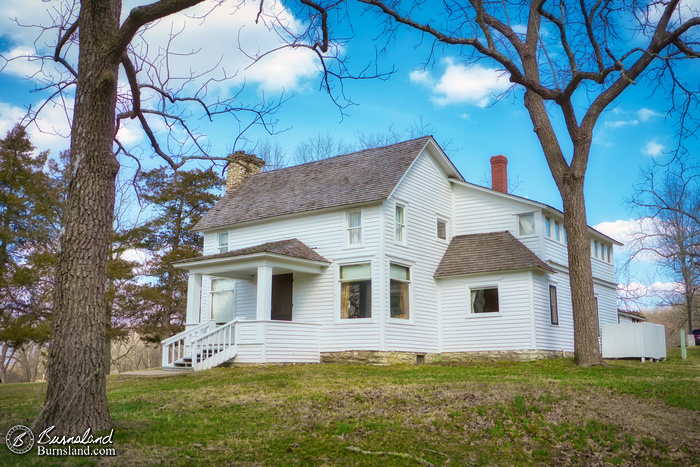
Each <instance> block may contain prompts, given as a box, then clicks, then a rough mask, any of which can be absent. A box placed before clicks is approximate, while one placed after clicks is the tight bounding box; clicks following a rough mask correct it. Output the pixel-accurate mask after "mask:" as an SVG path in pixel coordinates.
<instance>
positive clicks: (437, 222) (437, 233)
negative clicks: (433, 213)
mask: <svg viewBox="0 0 700 467" xmlns="http://www.w3.org/2000/svg"><path fill="white" fill-rule="evenodd" d="M440 222H442V223H443V224H445V238H441V237H440V228H439V226H440ZM449 228H450V223H449V222H448V221H447V219H445V218H444V217H440V216H438V217H437V218H436V219H435V238H437V239H438V240H440V241H442V242H449V241H450V232H449Z"/></svg>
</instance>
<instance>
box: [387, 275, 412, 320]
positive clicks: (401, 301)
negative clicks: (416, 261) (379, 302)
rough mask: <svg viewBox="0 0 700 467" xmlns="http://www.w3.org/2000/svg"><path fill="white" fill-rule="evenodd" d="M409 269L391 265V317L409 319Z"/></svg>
mask: <svg viewBox="0 0 700 467" xmlns="http://www.w3.org/2000/svg"><path fill="white" fill-rule="evenodd" d="M410 274H411V271H410V269H409V268H407V267H404V266H399V265H397V264H392V265H390V275H391V281H390V291H389V302H390V306H391V312H390V316H391V317H392V318H397V319H408V318H409V314H408V313H409V287H410V285H411V275H410Z"/></svg>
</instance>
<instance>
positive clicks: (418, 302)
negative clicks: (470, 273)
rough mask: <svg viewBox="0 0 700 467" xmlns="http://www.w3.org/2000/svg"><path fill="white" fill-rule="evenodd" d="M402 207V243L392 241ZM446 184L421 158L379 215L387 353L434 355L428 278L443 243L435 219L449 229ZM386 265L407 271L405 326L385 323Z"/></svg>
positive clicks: (433, 293) (434, 318) (434, 315)
mask: <svg viewBox="0 0 700 467" xmlns="http://www.w3.org/2000/svg"><path fill="white" fill-rule="evenodd" d="M397 203H398V204H400V205H402V206H405V222H406V232H405V234H406V243H405V244H400V243H398V242H397V241H396V227H395V226H396V224H395V212H396V204H397ZM451 214H452V196H451V190H450V183H449V181H448V179H447V176H446V175H445V174H444V172H443V171H442V170H441V169H440V168H438V166H437V165H436V164H435V163H434V162H433V159H432V157H431V156H429V155H428V154H427V153H424V154H422V155H421V156H420V157H419V158H418V159H417V160H416V162H415V163H414V164H413V166H412V167H411V169H410V170H409V171H408V172H407V174H406V176H405V177H404V179H403V180H402V182H401V183H400V184H399V186H398V187H397V189H396V190H395V192H394V194H393V196H392V199H391V200H389V202H387V203H386V209H385V229H384V231H385V252H386V255H387V259H386V260H385V261H384V269H383V273H384V278H383V283H384V286H383V294H382V299H383V304H384V309H385V310H386V312H385V317H386V319H387V324H386V331H385V336H386V338H385V349H386V350H388V351H414V352H437V351H438V342H437V341H438V339H437V333H438V331H437V326H438V306H437V303H438V300H437V298H438V297H437V286H436V283H435V279H434V278H433V275H434V274H435V269H436V268H437V266H438V264H440V260H441V259H442V256H443V254H444V253H445V250H446V249H447V246H448V242H447V241H445V240H441V239H439V238H437V219H438V218H440V219H443V220H446V221H448V229H449V228H450V225H451V224H452V219H451ZM391 262H396V263H397V264H403V265H408V266H411V275H412V277H411V294H410V298H411V299H410V304H409V314H412V317H411V319H409V320H408V322H406V321H403V320H395V319H390V318H388V317H389V315H390V305H389V290H390V274H389V266H390V264H391Z"/></svg>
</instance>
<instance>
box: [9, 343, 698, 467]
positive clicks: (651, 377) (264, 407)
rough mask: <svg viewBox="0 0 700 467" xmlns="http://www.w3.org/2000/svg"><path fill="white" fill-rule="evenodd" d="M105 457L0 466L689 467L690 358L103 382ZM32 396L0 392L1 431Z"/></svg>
mask: <svg viewBox="0 0 700 467" xmlns="http://www.w3.org/2000/svg"><path fill="white" fill-rule="evenodd" d="M108 384H109V386H108V396H109V400H110V410H111V413H112V417H113V419H114V421H115V432H114V433H115V434H114V441H115V442H114V446H113V447H114V448H115V449H116V452H117V455H116V456H115V457H108V458H107V457H104V458H61V457H38V456H36V448H35V449H34V450H33V452H32V453H30V454H27V455H25V456H17V455H15V454H12V453H10V452H9V451H8V450H7V448H5V447H4V446H3V447H2V448H0V464H5V465H17V464H20V465H32V464H34V465H51V464H52V463H53V464H55V465H60V464H63V463H65V462H68V463H69V464H81V465H83V464H87V465H90V464H94V463H97V464H100V465H101V464H108V465H152V464H157V463H164V464H170V465H187V464H192V465H200V464H209V465H263V464H265V465H407V466H410V465H436V466H443V465H453V466H454V465H530V464H535V465H553V464H555V465H561V464H575V465H580V464H601V463H609V464H621V465H698V463H700V348H697V349H689V359H688V360H685V361H682V360H681V359H680V358H679V352H678V351H675V352H671V353H670V354H669V358H668V359H667V360H666V361H664V362H661V363H641V362H639V361H613V362H611V363H610V366H609V367H606V368H589V369H581V368H578V367H576V366H575V365H574V364H573V362H572V361H570V360H563V359H562V360H555V361H540V362H533V363H489V364H479V365H462V366H442V365H420V366H391V367H378V366H344V365H299V366H267V367H265V366H256V367H236V368H227V369H223V368H222V369H215V370H211V371H206V372H200V373H189V374H185V375H173V376H166V377H157V378H153V377H151V378H145V377H133V376H127V375H114V376H111V377H109V383H108ZM44 389H45V388H44V387H43V386H42V385H41V384H14V385H5V386H1V387H0V420H2V425H0V429H1V430H3V431H2V435H3V439H4V433H5V431H6V430H7V429H8V428H9V427H11V426H13V425H16V424H31V422H32V420H33V418H34V417H35V416H36V413H37V410H38V408H39V407H40V400H41V394H42V391H43V390H44Z"/></svg>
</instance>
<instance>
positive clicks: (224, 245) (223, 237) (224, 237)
mask: <svg viewBox="0 0 700 467" xmlns="http://www.w3.org/2000/svg"><path fill="white" fill-rule="evenodd" d="M218 237H219V253H226V252H227V251H228V232H220V233H219V235H218Z"/></svg>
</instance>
